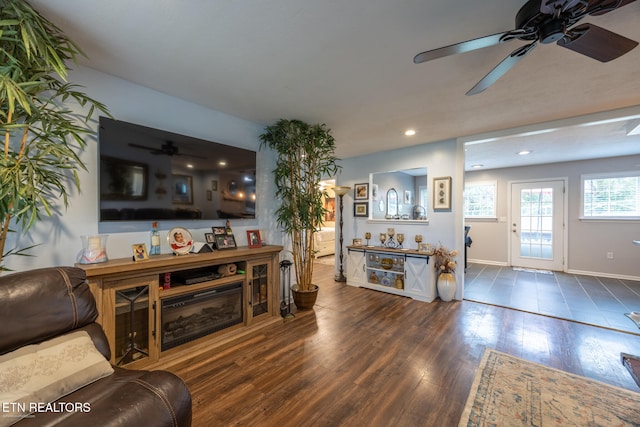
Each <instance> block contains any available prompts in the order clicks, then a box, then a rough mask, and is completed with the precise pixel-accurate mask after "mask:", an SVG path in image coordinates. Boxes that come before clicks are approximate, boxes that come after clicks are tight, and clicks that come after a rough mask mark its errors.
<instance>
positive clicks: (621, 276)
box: [567, 270, 640, 281]
mask: <svg viewBox="0 0 640 427" xmlns="http://www.w3.org/2000/svg"><path fill="white" fill-rule="evenodd" d="M567 273H570V274H581V275H583V276H597V277H608V278H610V279H620V280H638V281H640V277H638V276H627V275H624V274H611V273H600V272H597V271H582V270H567Z"/></svg>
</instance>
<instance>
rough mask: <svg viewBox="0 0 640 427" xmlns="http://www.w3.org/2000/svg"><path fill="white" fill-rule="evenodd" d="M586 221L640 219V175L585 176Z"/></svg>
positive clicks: (583, 197)
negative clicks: (588, 219)
mask: <svg viewBox="0 0 640 427" xmlns="http://www.w3.org/2000/svg"><path fill="white" fill-rule="evenodd" d="M582 201H583V203H582V215H583V218H598V219H602V218H612V219H616V218H617V219H640V173H639V172H622V173H615V174H601V175H583V176H582Z"/></svg>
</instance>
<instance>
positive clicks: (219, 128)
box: [5, 67, 282, 271]
mask: <svg viewBox="0 0 640 427" xmlns="http://www.w3.org/2000/svg"><path fill="white" fill-rule="evenodd" d="M69 81H70V82H72V83H77V84H80V85H82V86H84V91H85V92H86V93H87V94H88V95H89V96H91V97H92V98H94V99H96V100H98V101H100V102H102V103H104V104H106V105H107V107H108V108H109V110H110V112H111V114H112V115H113V116H114V117H115V118H116V119H120V120H124V121H127V122H131V123H137V124H142V125H145V126H150V127H156V128H161V129H166V130H169V131H171V132H175V133H179V134H184V135H189V136H194V137H197V138H202V139H211V140H215V141H216V142H220V143H223V144H227V145H233V146H237V147H241V148H247V149H252V150H256V151H258V147H259V140H258V136H259V135H260V134H261V133H262V131H263V126H261V125H257V124H255V123H252V122H249V121H246V120H242V119H239V118H237V117H233V116H230V115H227V114H223V113H220V112H218V111H214V110H211V109H208V108H205V107H202V106H199V105H196V104H193V103H189V102H186V101H184V100H181V99H179V98H175V97H172V96H168V95H165V94H163V93H160V92H157V91H153V90H150V89H147V88H145V87H143V86H139V85H136V84H133V83H130V82H127V81H124V80H121V79H118V78H116V77H113V76H110V75H107V74H104V73H101V72H98V71H95V70H92V69H89V68H82V67H79V68H77V69H76V70H73V71H72V72H71V73H70V76H69ZM96 119H97V117H96ZM93 126H94V128H95V129H96V136H95V137H94V138H92V139H91V140H89V141H88V147H87V149H86V150H85V151H84V152H83V153H82V155H81V159H82V160H83V161H84V162H85V164H86V165H87V168H88V172H84V171H83V172H81V173H80V179H81V193H80V194H73V195H72V197H71V199H70V206H69V208H68V209H67V210H65V209H64V208H63V207H60V209H59V210H60V214H59V215H55V216H54V217H51V218H50V217H46V216H43V219H42V221H40V222H39V223H38V224H37V225H36V226H34V227H33V228H32V229H31V230H30V232H29V233H28V234H26V235H22V234H21V233H10V236H9V241H8V242H7V247H6V250H8V249H10V248H13V247H18V248H22V247H26V246H30V245H34V244H37V245H39V246H37V247H36V248H34V249H33V250H31V251H30V253H31V254H33V255H34V256H33V257H19V256H10V257H8V258H6V259H5V265H6V267H8V268H11V269H13V270H16V271H20V270H26V269H32V268H39V267H49V266H56V265H73V264H74V263H75V261H76V256H77V254H78V252H79V251H80V249H81V246H82V245H81V240H80V236H82V235H92V234H98V233H99V232H103V233H107V234H109V239H108V244H107V253H108V255H109V257H110V258H122V257H126V256H129V255H131V245H132V244H134V243H138V242H148V240H149V232H148V230H149V229H150V227H151V224H129V225H126V226H124V227H123V226H121V227H120V228H119V229H118V230H116V231H114V230H108V229H107V230H105V229H99V226H98V173H97V171H98V157H99V155H98V145H97V122H95V123H93ZM257 162H258V165H257V166H258V167H257V172H256V178H257V181H258V191H257V201H256V209H257V219H256V220H233V221H232V227H233V231H234V234H235V237H236V240H237V242H238V244H239V245H246V233H245V232H246V230H247V229H260V230H262V231H263V232H265V233H266V236H265V237H266V239H267V241H268V242H269V243H273V244H282V241H281V240H282V239H281V233H280V232H279V231H277V230H276V226H275V224H274V221H273V217H274V215H273V211H274V210H275V209H274V206H273V205H274V204H273V203H272V201H273V200H274V198H275V190H274V188H273V180H272V178H271V170H272V169H273V167H274V164H275V157H274V155H273V154H272V153H270V152H266V151H258V155H257ZM223 223H224V221H222V220H220V221H211V222H210V223H209V222H204V223H203V222H193V221H180V222H171V221H163V222H161V223H160V227H161V237H162V241H163V247H162V251H163V253H169V252H170V251H169V248H168V246H167V244H166V234H167V232H168V230H169V229H170V228H171V227H173V226H183V227H186V228H188V229H189V230H190V231H191V232H192V234H193V236H194V239H196V240H200V241H204V233H205V232H210V231H211V226H212V225H222V224H223ZM14 228H15V227H14Z"/></svg>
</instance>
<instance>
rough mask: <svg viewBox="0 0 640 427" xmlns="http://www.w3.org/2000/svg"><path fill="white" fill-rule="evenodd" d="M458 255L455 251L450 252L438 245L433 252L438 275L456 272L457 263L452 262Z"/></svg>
mask: <svg viewBox="0 0 640 427" xmlns="http://www.w3.org/2000/svg"><path fill="white" fill-rule="evenodd" d="M457 255H458V251H457V250H455V249H454V250H452V251H450V250H449V249H447V248H446V247H445V246H443V245H442V244H440V245H439V246H438V247H437V248H436V249H435V250H434V251H433V257H434V259H435V268H436V271H438V272H439V273H453V272H454V271H455V270H456V266H457V265H458V263H457V262H455V261H454V260H453V258H455V257H456V256H457Z"/></svg>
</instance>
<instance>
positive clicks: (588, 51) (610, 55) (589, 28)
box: [557, 24, 638, 62]
mask: <svg viewBox="0 0 640 427" xmlns="http://www.w3.org/2000/svg"><path fill="white" fill-rule="evenodd" d="M557 44H558V46H562V47H566V48H567V49H571V50H573V51H574V52H578V53H580V54H582V55H585V56H588V57H589V58H593V59H597V60H598V61H600V62H609V61H611V60H612V59H616V58H619V57H621V56H622V55H624V54H625V53H627V52H629V51H630V50H631V49H633V48H634V47H636V46H637V45H638V42H636V41H634V40H631V39H628V38H626V37H624V36H621V35H620V34H617V33H613V32H611V31H609V30H605V29H604V28H602V27H598V26H597V25H593V24H582V25H578V26H577V27H574V28H572V29H571V30H570V31H569V32H568V33H567V34H566V35H565V37H563V38H561V39H560V40H558V43H557Z"/></svg>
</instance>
